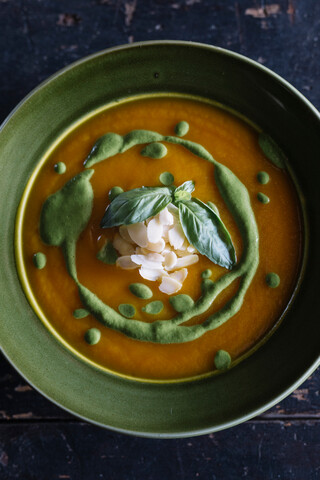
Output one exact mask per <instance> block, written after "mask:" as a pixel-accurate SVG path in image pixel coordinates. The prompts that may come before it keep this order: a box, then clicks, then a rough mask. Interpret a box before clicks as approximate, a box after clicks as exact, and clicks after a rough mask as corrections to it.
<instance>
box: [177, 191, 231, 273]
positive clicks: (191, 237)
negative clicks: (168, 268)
mask: <svg viewBox="0 0 320 480" xmlns="http://www.w3.org/2000/svg"><path fill="white" fill-rule="evenodd" d="M179 218H180V223H181V225H182V229H183V231H184V234H185V236H186V237H187V239H188V241H189V243H191V245H193V246H194V247H195V248H196V249H197V250H198V252H199V253H201V254H202V255H205V256H206V257H208V258H209V260H211V261H212V262H213V263H216V264H217V265H220V266H221V267H225V268H229V269H231V268H232V267H233V266H234V265H235V263H236V260H237V259H236V252H235V249H234V246H233V243H232V240H231V237H230V234H229V232H228V230H227V229H226V227H225V225H224V224H223V223H222V221H221V219H220V218H219V217H218V215H217V214H216V213H215V212H214V211H213V210H211V208H210V207H208V205H206V204H205V203H203V202H201V200H198V199H197V198H192V199H191V200H186V201H182V202H179Z"/></svg>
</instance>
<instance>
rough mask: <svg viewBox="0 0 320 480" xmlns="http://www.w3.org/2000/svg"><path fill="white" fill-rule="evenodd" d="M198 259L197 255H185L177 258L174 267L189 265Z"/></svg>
mask: <svg viewBox="0 0 320 480" xmlns="http://www.w3.org/2000/svg"><path fill="white" fill-rule="evenodd" d="M198 261H199V256H198V255H196V254H194V255H186V256H185V257H181V258H178V260H177V263H176V264H175V267H174V268H175V269H176V268H182V267H189V266H190V265H193V264H194V263H197V262H198Z"/></svg>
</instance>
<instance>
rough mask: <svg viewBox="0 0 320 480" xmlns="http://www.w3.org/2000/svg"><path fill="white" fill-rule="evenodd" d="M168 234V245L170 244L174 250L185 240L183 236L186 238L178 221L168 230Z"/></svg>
mask: <svg viewBox="0 0 320 480" xmlns="http://www.w3.org/2000/svg"><path fill="white" fill-rule="evenodd" d="M168 236H169V242H170V245H172V247H173V248H174V249H175V250H179V248H181V247H182V245H183V243H184V241H185V238H186V237H185V235H184V233H183V230H182V227H181V225H180V224H179V223H178V224H176V225H174V226H173V227H172V228H171V229H170V230H169V232H168Z"/></svg>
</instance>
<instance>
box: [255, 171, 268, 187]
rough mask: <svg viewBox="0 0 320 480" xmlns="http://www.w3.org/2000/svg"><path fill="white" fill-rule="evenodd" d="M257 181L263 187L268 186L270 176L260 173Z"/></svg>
mask: <svg viewBox="0 0 320 480" xmlns="http://www.w3.org/2000/svg"><path fill="white" fill-rule="evenodd" d="M257 180H258V182H259V183H261V185H266V184H267V183H269V181H270V176H269V174H268V173H267V172H258V173H257Z"/></svg>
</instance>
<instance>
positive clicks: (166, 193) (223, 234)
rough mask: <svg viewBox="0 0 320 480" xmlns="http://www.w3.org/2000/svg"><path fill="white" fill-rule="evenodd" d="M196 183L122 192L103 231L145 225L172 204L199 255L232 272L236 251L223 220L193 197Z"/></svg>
mask: <svg viewBox="0 0 320 480" xmlns="http://www.w3.org/2000/svg"><path fill="white" fill-rule="evenodd" d="M193 190H194V182H193V181H191V180H189V181H187V182H184V183H183V184H182V185H180V186H179V187H177V188H175V187H141V188H135V189H133V190H129V191H127V192H123V193H120V195H118V196H117V197H115V199H114V200H113V201H112V202H111V203H110V205H108V207H107V209H106V211H105V214H104V216H103V219H102V221H101V227H102V228H110V227H116V226H119V225H130V224H133V223H139V222H143V221H144V220H147V219H148V218H150V217H153V216H155V215H157V213H159V212H160V211H161V210H163V209H164V208H165V207H166V206H167V205H169V203H173V204H174V205H176V206H177V207H178V208H179V219H180V223H181V226H182V229H183V231H184V234H185V236H186V238H187V239H188V241H189V243H190V244H191V245H193V246H194V247H195V248H196V249H197V250H198V252H199V253H201V254H202V255H205V256H206V257H208V258H209V259H210V260H211V261H212V262H213V263H215V264H217V265H220V266H221V267H225V268H228V269H231V268H232V267H233V266H234V265H235V263H236V252H235V249H234V246H233V243H232V240H231V237H230V234H229V232H228V230H227V229H226V227H225V225H224V224H223V222H222V220H221V219H220V217H219V216H218V215H217V214H216V213H215V212H214V211H213V210H212V209H211V208H210V207H209V206H208V205H206V204H205V203H203V202H201V201H200V200H198V199H197V198H191V193H192V192H193Z"/></svg>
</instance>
